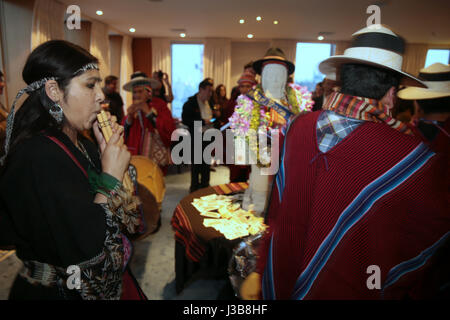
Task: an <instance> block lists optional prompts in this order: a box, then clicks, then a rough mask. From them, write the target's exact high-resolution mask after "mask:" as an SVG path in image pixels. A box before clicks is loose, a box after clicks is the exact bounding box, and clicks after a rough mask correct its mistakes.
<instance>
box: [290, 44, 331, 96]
mask: <svg viewBox="0 0 450 320" xmlns="http://www.w3.org/2000/svg"><path fill="white" fill-rule="evenodd" d="M333 53H334V45H332V44H330V43H302V42H299V43H297V54H296V57H295V79H294V82H295V83H298V84H300V85H302V86H306V87H307V88H308V90H309V91H314V89H315V87H316V84H317V83H319V82H321V81H322V80H323V78H325V75H324V74H323V73H321V72H320V71H319V63H320V62H322V61H323V60H325V59H326V58H328V57H330V56H332V55H333Z"/></svg>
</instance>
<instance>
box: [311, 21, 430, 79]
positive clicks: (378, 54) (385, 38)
mask: <svg viewBox="0 0 450 320" xmlns="http://www.w3.org/2000/svg"><path fill="white" fill-rule="evenodd" d="M352 36H353V41H352V45H351V47H350V48H348V49H346V50H345V51H344V54H343V55H337V56H332V57H330V58H328V59H325V60H324V61H322V62H321V63H320V64H319V70H320V72H322V73H323V74H326V75H332V74H335V75H336V78H337V79H339V68H340V66H342V65H344V64H348V63H356V64H365V65H370V66H374V67H379V68H382V69H387V70H391V71H393V72H395V73H398V74H399V75H400V76H401V78H402V84H404V85H411V86H420V87H426V85H425V84H424V83H422V82H421V81H420V80H419V79H417V78H416V77H414V76H412V75H410V74H409V73H406V72H404V71H402V63H403V53H404V50H405V42H404V40H403V39H402V38H401V37H399V36H398V35H396V34H395V33H394V32H393V31H392V30H391V29H389V28H388V27H386V26H384V25H381V24H376V25H371V26H369V27H366V28H363V29H361V30H359V31H357V32H355V33H354V34H353V35H352Z"/></svg>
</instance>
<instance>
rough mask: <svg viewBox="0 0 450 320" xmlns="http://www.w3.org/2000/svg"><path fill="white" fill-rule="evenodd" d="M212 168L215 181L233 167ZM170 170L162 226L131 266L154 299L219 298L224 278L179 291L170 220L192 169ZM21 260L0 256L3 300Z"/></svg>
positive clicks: (143, 244)
mask: <svg viewBox="0 0 450 320" xmlns="http://www.w3.org/2000/svg"><path fill="white" fill-rule="evenodd" d="M215 169H216V171H215V172H211V181H210V184H211V185H217V184H222V183H228V182H229V180H228V177H229V170H228V168H227V167H225V166H219V167H216V168H215ZM181 171H182V172H181V173H176V172H173V173H169V175H167V176H166V177H165V182H166V195H165V198H164V201H163V204H162V213H161V223H162V224H161V228H160V230H159V231H158V232H157V233H156V234H154V235H151V236H149V237H147V238H146V239H144V240H142V241H139V242H136V243H135V245H134V255H133V259H132V261H131V265H130V266H131V269H132V271H133V273H134V274H135V276H136V278H137V280H138V282H139V284H140V285H141V287H142V289H143V291H144V293H145V294H146V295H147V297H148V298H149V299H150V300H163V299H164V300H191V299H192V300H197V299H203V300H210V299H216V298H217V296H218V294H219V292H220V290H221V289H222V287H223V286H224V284H225V282H224V281H215V280H198V281H195V282H193V283H191V284H190V285H189V287H187V288H185V289H184V291H183V292H181V293H180V294H179V295H176V293H175V281H174V280H175V259H174V256H175V240H174V234H173V231H172V227H171V225H170V220H171V218H172V213H173V211H174V209H175V207H176V206H177V204H178V202H179V201H180V200H181V199H182V198H183V197H185V196H186V195H187V194H188V193H189V191H188V190H189V184H190V171H189V168H188V167H185V168H184V169H183V170H181ZM20 267H21V262H20V260H19V259H17V257H16V255H15V254H14V253H13V254H11V255H10V256H8V257H6V258H5V259H4V260H3V261H1V256H0V300H4V299H7V298H8V294H9V290H10V288H11V285H12V283H13V281H14V278H15V276H16V274H17V272H18V270H19V269H20Z"/></svg>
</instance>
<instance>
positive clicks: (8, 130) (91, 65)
mask: <svg viewBox="0 0 450 320" xmlns="http://www.w3.org/2000/svg"><path fill="white" fill-rule="evenodd" d="M88 70H99V67H98V64H97V63H88V64H87V65H85V66H83V67H81V68H80V69H78V70H77V71H75V72H74V73H73V76H74V77H75V76H78V75H80V74H82V73H83V72H86V71H88ZM58 79H59V78H58V77H47V78H43V79H41V80H37V81H34V82H32V83H30V84H29V85H28V86H27V87H25V88H23V89H22V90H20V91H19V92H18V93H17V96H16V98H15V99H14V102H13V104H12V107H11V110H10V112H9V114H8V119H7V122H6V138H5V154H4V155H3V157H1V158H0V165H3V164H4V163H5V159H6V157H7V155H8V152H9V147H10V146H9V144H10V140H11V135H12V130H13V126H14V116H15V112H14V109H15V106H16V102H17V100H19V98H20V97H21V96H22V95H23V94H24V93H27V94H30V93H31V92H33V91H36V90H38V89H40V88H42V87H43V86H44V85H45V83H46V82H47V81H50V80H55V81H56V80H58Z"/></svg>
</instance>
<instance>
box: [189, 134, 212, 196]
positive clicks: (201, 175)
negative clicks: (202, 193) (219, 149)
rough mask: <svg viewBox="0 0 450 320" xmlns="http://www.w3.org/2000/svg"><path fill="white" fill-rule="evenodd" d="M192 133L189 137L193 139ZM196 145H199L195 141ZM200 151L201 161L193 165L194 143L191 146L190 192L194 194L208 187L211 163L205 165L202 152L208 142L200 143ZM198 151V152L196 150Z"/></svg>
mask: <svg viewBox="0 0 450 320" xmlns="http://www.w3.org/2000/svg"><path fill="white" fill-rule="evenodd" d="M193 136H194V135H193V133H192V132H191V137H193ZM196 143H199V142H198V141H196ZM200 143H201V146H202V149H201V152H202V153H201V154H202V161H201V164H200V163H199V164H195V156H194V154H195V151H196V150H195V149H194V143H192V145H191V187H190V192H194V191H195V190H198V189H201V188H206V187H208V186H209V177H210V172H211V163H205V160H204V159H203V152H204V151H205V148H206V147H207V146H208V143H209V142H206V141H202V142H200ZM197 151H200V150H197Z"/></svg>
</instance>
